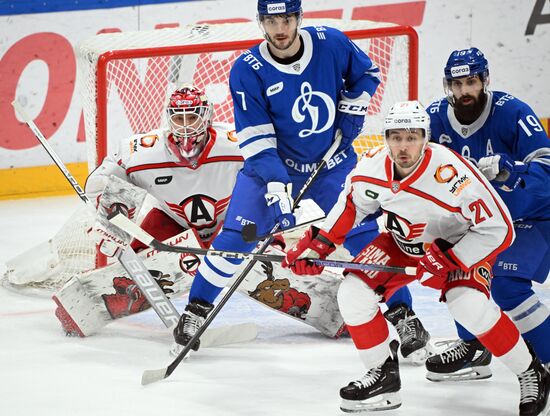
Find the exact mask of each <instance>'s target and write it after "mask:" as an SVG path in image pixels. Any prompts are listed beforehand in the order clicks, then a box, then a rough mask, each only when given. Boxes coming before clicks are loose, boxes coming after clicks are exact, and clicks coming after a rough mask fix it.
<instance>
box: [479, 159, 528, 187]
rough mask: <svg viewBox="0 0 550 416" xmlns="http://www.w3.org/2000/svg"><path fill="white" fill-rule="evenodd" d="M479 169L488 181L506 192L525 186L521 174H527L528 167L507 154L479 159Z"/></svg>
mask: <svg viewBox="0 0 550 416" xmlns="http://www.w3.org/2000/svg"><path fill="white" fill-rule="evenodd" d="M478 168H479V170H480V171H481V173H483V175H485V177H486V178H487V179H489V180H490V181H491V182H494V183H495V185H496V186H498V187H499V188H500V189H502V190H503V191H506V192H511V191H513V190H514V189H516V188H517V187H518V185H521V184H523V179H522V178H521V176H520V173H525V172H527V165H526V164H525V163H523V162H516V161H515V160H512V159H511V158H510V157H509V156H508V155H507V154H505V153H496V154H494V155H491V156H486V157H482V158H481V159H479V162H478Z"/></svg>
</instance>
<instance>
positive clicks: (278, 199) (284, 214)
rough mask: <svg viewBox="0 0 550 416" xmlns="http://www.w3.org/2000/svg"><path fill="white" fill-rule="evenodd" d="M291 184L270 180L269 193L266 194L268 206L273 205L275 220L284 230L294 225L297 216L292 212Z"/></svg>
mask: <svg viewBox="0 0 550 416" xmlns="http://www.w3.org/2000/svg"><path fill="white" fill-rule="evenodd" d="M290 195H291V190H290V185H285V184H284V183H282V182H269V183H268V184H267V193H266V194H265V195H264V196H265V200H266V202H267V206H268V207H271V209H272V212H273V216H274V218H275V221H277V222H278V223H279V225H280V227H281V229H282V230H286V229H287V228H291V227H294V226H295V225H296V218H295V217H294V214H292V197H291V196H290Z"/></svg>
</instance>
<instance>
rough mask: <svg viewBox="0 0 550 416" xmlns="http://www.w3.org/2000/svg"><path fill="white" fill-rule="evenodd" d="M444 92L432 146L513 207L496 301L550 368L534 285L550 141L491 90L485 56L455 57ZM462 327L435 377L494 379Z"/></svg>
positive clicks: (547, 202)
mask: <svg viewBox="0 0 550 416" xmlns="http://www.w3.org/2000/svg"><path fill="white" fill-rule="evenodd" d="M444 85H445V91H446V93H447V97H446V98H443V99H441V100H439V101H436V102H434V103H432V104H431V105H430V107H429V108H428V113H429V114H430V117H431V129H432V140H433V141H435V142H437V143H441V144H443V145H445V146H448V147H450V148H451V149H453V150H455V151H456V152H457V153H459V154H460V155H462V156H463V157H464V158H465V159H468V160H469V161H471V162H472V163H474V164H476V165H477V167H478V168H479V169H480V170H481V172H482V173H483V174H484V175H485V176H486V177H487V179H489V180H490V181H491V184H492V185H493V186H494V187H495V188H496V190H497V191H498V193H499V194H500V196H501V197H502V199H503V200H504V202H505V203H506V205H507V206H508V209H509V210H510V212H511V214H512V217H513V219H514V224H515V231H516V240H515V242H514V243H513V245H512V246H511V247H510V248H509V249H507V250H506V251H505V252H504V253H502V254H500V255H499V257H498V258H497V261H496V263H495V265H494V268H493V273H494V279H493V282H492V288H491V294H492V296H493V298H494V300H495V302H496V303H497V304H498V305H499V306H500V307H501V308H502V309H503V310H504V311H506V312H507V314H508V315H510V317H511V318H512V320H513V321H514V323H515V324H516V326H517V327H518V329H519V330H520V332H521V334H522V336H523V338H524V339H525V340H526V341H527V342H528V343H529V344H530V345H531V346H532V348H533V350H534V351H535V353H536V355H537V357H538V358H539V359H540V361H541V362H542V363H543V364H546V367H547V368H548V363H549V362H550V311H549V308H548V307H547V306H546V305H545V304H543V303H542V302H541V301H540V300H539V298H538V297H537V295H536V294H535V292H534V291H533V288H532V283H533V282H538V283H542V282H544V281H545V280H546V278H547V276H548V272H549V268H550V186H548V183H549V182H550V140H549V139H548V137H547V135H546V133H545V131H544V129H543V127H542V126H541V123H540V121H539V119H538V118H537V116H536V115H535V113H534V112H533V110H532V109H531V108H530V107H529V106H528V105H527V104H525V103H524V102H522V101H520V100H519V99H517V98H516V97H514V96H512V95H510V94H507V93H505V92H500V91H490V90H489V89H488V86H489V67H488V62H487V60H486V59H485V57H484V55H483V53H481V52H480V51H479V50H478V49H476V48H470V49H465V50H457V51H454V52H453V53H452V54H451V55H450V57H449V59H448V61H447V64H446V66H445V80H444ZM453 180H456V182H457V185H459V182H460V178H453ZM458 189H459V187H457V192H458ZM457 328H458V334H459V336H460V338H461V339H460V340H459V341H458V342H457V343H456V344H455V345H453V346H451V347H450V348H449V349H448V350H447V351H445V352H443V353H442V354H440V355H437V356H434V357H431V358H429V359H428V360H427V361H426V367H427V369H428V376H427V377H428V378H429V379H431V380H436V381H439V380H446V379H475V378H487V377H490V376H491V372H490V369H489V367H488V365H489V362H490V361H491V355H490V353H489V352H488V351H487V350H486V349H485V348H484V347H483V346H482V345H481V344H480V343H479V341H478V340H477V339H476V338H475V337H474V336H473V335H472V334H470V333H469V332H467V331H466V330H465V329H464V328H463V327H461V326H460V325H459V324H458V325H457ZM459 374H460V375H459ZM534 414H535V413H534Z"/></svg>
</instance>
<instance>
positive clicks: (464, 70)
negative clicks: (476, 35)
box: [444, 48, 489, 82]
mask: <svg viewBox="0 0 550 416" xmlns="http://www.w3.org/2000/svg"><path fill="white" fill-rule="evenodd" d="M444 71H445V79H446V80H447V81H451V80H452V79H453V78H461V77H469V76H473V75H478V76H479V79H480V80H481V81H482V82H485V80H487V78H488V77H489V62H487V59H485V55H483V52H481V51H480V50H479V49H478V48H470V49H462V50H456V51H453V52H452V53H451V55H450V56H449V59H447V64H446V65H445V69H444Z"/></svg>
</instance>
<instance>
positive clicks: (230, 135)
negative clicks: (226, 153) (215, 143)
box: [227, 130, 237, 143]
mask: <svg viewBox="0 0 550 416" xmlns="http://www.w3.org/2000/svg"><path fill="white" fill-rule="evenodd" d="M227 140H229V141H230V142H233V143H237V131H236V130H229V131H228V132H227Z"/></svg>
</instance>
